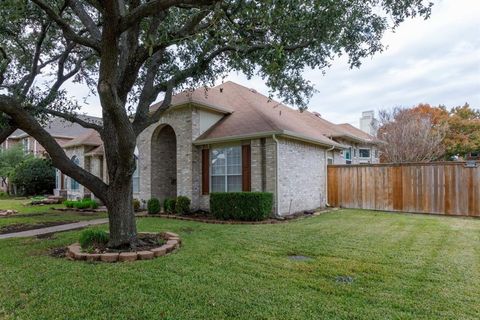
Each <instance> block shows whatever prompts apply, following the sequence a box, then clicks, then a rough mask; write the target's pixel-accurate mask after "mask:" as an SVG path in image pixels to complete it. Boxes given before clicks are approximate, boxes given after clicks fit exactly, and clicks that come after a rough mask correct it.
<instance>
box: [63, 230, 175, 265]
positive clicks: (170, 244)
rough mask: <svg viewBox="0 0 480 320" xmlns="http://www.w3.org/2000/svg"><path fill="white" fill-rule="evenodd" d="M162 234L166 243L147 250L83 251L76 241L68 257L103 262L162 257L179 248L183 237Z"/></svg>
mask: <svg viewBox="0 0 480 320" xmlns="http://www.w3.org/2000/svg"><path fill="white" fill-rule="evenodd" d="M141 234H157V233H154V232H142V233H141ZM161 236H162V237H163V238H164V239H165V240H166V241H167V242H166V243H165V244H164V245H162V246H160V247H157V248H153V249H150V250H145V251H137V252H131V251H125V252H107V253H86V252H82V248H81V247H80V244H79V243H74V244H72V245H70V246H68V247H67V252H66V257H67V259H70V260H76V261H101V262H126V261H136V260H150V259H153V258H157V257H161V256H164V255H166V254H167V253H170V252H172V251H173V250H175V249H178V248H179V247H180V244H181V242H182V241H181V239H180V237H179V235H178V234H176V233H173V232H162V233H161Z"/></svg>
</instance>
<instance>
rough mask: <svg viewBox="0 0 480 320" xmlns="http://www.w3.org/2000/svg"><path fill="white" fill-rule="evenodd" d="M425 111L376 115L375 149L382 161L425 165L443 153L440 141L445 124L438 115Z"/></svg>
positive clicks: (397, 111) (394, 110) (402, 110)
mask: <svg viewBox="0 0 480 320" xmlns="http://www.w3.org/2000/svg"><path fill="white" fill-rule="evenodd" d="M428 108H429V107H428ZM428 108H427V107H426V106H423V107H421V108H419V109H404V108H394V109H393V110H392V111H387V110H381V111H380V112H379V129H378V133H377V137H378V138H379V139H380V140H381V141H382V143H381V144H380V145H379V149H380V152H381V157H382V161H383V162H392V163H401V162H429V161H434V160H438V159H439V158H440V157H442V156H443V155H444V154H445V148H444V145H443V140H444V138H445V135H446V133H447V130H448V124H447V123H446V121H444V120H442V116H441V112H438V113H436V112H435V113H431V112H429V111H430V110H428Z"/></svg>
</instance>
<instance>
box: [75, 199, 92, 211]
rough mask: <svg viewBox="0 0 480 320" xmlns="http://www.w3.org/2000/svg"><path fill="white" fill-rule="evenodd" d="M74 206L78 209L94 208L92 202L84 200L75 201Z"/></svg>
mask: <svg viewBox="0 0 480 320" xmlns="http://www.w3.org/2000/svg"><path fill="white" fill-rule="evenodd" d="M73 206H74V207H75V208H77V209H88V208H90V207H91V206H92V200H90V199H84V200H81V201H75V203H74V204H73Z"/></svg>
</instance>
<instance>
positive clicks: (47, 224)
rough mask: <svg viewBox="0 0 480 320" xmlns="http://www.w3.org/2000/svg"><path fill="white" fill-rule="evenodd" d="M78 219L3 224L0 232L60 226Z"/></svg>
mask: <svg viewBox="0 0 480 320" xmlns="http://www.w3.org/2000/svg"><path fill="white" fill-rule="evenodd" d="M75 222H78V221H48V222H41V223H35V224H28V223H16V224H11V225H8V226H3V227H1V228H0V234H7V233H15V232H21V231H28V230H35V229H41V228H47V227H54V226H59V225H62V224H68V223H75Z"/></svg>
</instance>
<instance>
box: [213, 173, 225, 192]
mask: <svg viewBox="0 0 480 320" xmlns="http://www.w3.org/2000/svg"><path fill="white" fill-rule="evenodd" d="M225 191H226V190H225V176H213V177H212V192H225Z"/></svg>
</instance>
